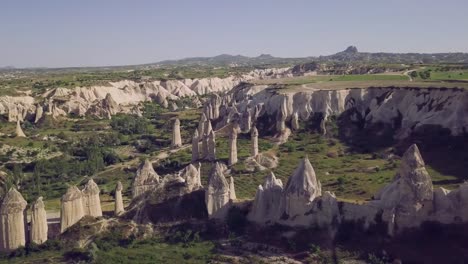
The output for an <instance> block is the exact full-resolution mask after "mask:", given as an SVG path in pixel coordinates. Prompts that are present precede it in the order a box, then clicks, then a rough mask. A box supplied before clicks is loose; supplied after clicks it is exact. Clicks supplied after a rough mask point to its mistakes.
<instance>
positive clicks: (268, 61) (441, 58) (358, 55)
mask: <svg viewBox="0 0 468 264" xmlns="http://www.w3.org/2000/svg"><path fill="white" fill-rule="evenodd" d="M312 61H315V62H322V63H323V62H339V63H372V64H376V63H397V64H418V63H468V53H461V52H455V53H385V52H377V53H370V52H359V50H358V49H357V47H355V46H349V47H348V48H346V49H345V50H344V51H341V52H338V53H335V54H333V55H327V56H318V57H304V58H279V57H274V56H272V55H270V54H262V55H260V56H257V57H247V56H242V55H229V54H221V55H218V56H214V57H194V58H185V59H180V60H165V61H160V62H157V63H155V64H156V65H160V66H194V65H198V66H261V65H272V64H273V65H278V64H301V63H305V62H312Z"/></svg>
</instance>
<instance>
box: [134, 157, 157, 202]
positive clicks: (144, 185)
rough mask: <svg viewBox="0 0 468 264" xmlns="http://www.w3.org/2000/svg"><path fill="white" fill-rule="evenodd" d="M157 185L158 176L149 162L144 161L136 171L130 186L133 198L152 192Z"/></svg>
mask: <svg viewBox="0 0 468 264" xmlns="http://www.w3.org/2000/svg"><path fill="white" fill-rule="evenodd" d="M158 184H159V175H158V174H157V173H156V172H155V171H154V169H153V165H152V164H151V162H150V161H149V160H148V159H146V160H145V161H144V162H143V163H142V164H140V166H139V167H138V169H137V172H136V175H135V179H134V180H133V184H132V195H133V198H136V197H138V196H140V195H141V194H143V193H145V192H147V191H151V190H154V189H155V188H156V187H157V186H158Z"/></svg>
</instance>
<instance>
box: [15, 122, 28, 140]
mask: <svg viewBox="0 0 468 264" xmlns="http://www.w3.org/2000/svg"><path fill="white" fill-rule="evenodd" d="M15 134H16V137H26V135H25V134H24V132H23V129H22V128H21V124H20V121H19V120H18V121H16V131H15Z"/></svg>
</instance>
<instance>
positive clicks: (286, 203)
mask: <svg viewBox="0 0 468 264" xmlns="http://www.w3.org/2000/svg"><path fill="white" fill-rule="evenodd" d="M321 194H322V186H321V184H320V181H319V180H318V179H317V176H316V175H315V171H314V168H313V167H312V164H310V161H309V158H308V157H305V158H303V159H302V160H301V162H300V164H299V166H298V167H297V168H296V170H295V171H294V173H293V175H292V176H291V177H289V179H288V182H287V183H286V186H285V188H284V192H283V198H282V200H281V206H282V207H281V210H282V213H283V214H284V216H287V218H290V219H292V218H295V217H302V216H304V214H305V212H307V211H308V209H309V207H310V206H311V203H312V201H314V199H315V198H316V197H319V196H320V195H321Z"/></svg>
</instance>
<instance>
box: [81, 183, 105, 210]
mask: <svg viewBox="0 0 468 264" xmlns="http://www.w3.org/2000/svg"><path fill="white" fill-rule="evenodd" d="M82 193H83V209H84V214H85V215H89V216H93V217H100V216H102V209H101V199H100V198H99V193H100V190H99V186H98V185H97V184H96V183H95V182H94V181H93V179H90V180H89V181H88V183H86V185H85V187H84V189H83V191H82Z"/></svg>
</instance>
